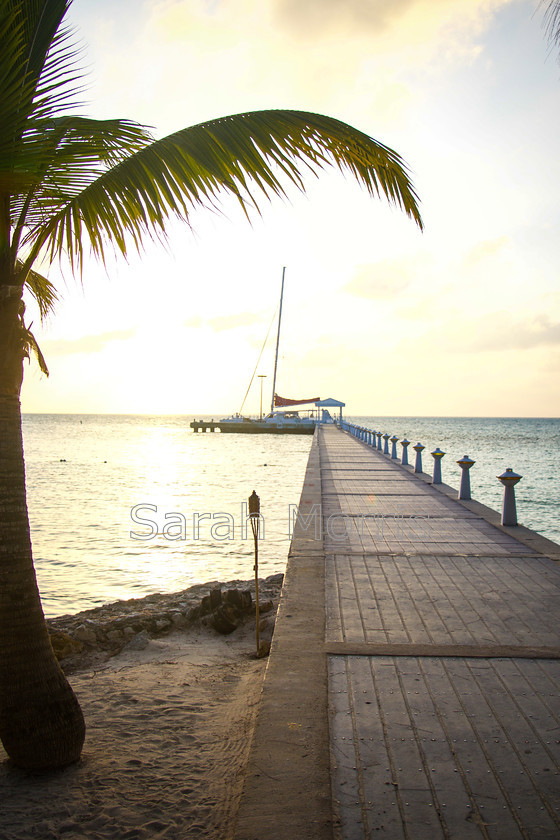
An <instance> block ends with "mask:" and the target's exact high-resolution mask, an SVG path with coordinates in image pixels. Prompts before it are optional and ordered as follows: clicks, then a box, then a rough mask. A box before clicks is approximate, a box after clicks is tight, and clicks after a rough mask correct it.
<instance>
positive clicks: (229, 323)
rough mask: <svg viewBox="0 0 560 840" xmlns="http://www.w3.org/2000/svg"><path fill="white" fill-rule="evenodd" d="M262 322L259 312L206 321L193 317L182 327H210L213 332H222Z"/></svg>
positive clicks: (217, 317)
mask: <svg viewBox="0 0 560 840" xmlns="http://www.w3.org/2000/svg"><path fill="white" fill-rule="evenodd" d="M262 321H263V315H262V313H260V312H236V313H235V314H234V315H217V316H216V317H215V318H206V319H205V318H201V317H200V316H199V315H194V316H193V317H192V318H189V319H188V320H187V321H185V322H184V326H185V327H188V328H189V329H200V328H201V327H210V328H211V329H212V330H214V332H223V331H225V330H236V329H238V328H239V327H251V326H253V324H259V323H262Z"/></svg>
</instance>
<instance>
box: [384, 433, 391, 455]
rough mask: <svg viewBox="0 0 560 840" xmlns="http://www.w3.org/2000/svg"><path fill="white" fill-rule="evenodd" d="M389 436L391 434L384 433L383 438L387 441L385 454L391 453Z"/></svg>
mask: <svg viewBox="0 0 560 840" xmlns="http://www.w3.org/2000/svg"><path fill="white" fill-rule="evenodd" d="M389 437H390V435H388V434H387V433H385V434H384V435H383V440H384V441H385V443H384V444H383V454H384V455H388V454H389Z"/></svg>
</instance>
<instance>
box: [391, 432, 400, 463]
mask: <svg viewBox="0 0 560 840" xmlns="http://www.w3.org/2000/svg"><path fill="white" fill-rule="evenodd" d="M398 442H399V439H398V437H397V436H396V435H393V437H392V438H391V458H394V459H395V460H397V459H398V457H399V456H398V455H397V443H398Z"/></svg>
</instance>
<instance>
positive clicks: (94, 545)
mask: <svg viewBox="0 0 560 840" xmlns="http://www.w3.org/2000/svg"><path fill="white" fill-rule="evenodd" d="M191 419H192V418H190V417H145V416H142V417H126V416H104V415H88V416H80V415H25V416H24V419H23V431H24V447H25V458H26V473H27V490H28V507H29V517H30V523H31V535H32V540H33V553H34V558H35V567H36V570H37V577H38V581H39V589H40V591H41V597H42V600H43V606H44V608H45V613H46V615H47V616H48V617H53V616H56V615H61V614H63V613H73V612H78V611H79V610H82V609H87V608H90V607H94V606H99V605H101V604H104V603H108V602H110V601H114V600H117V599H121V598H132V597H142V596H144V595H148V594H151V593H153V592H173V591H177V590H180V589H184V588H185V587H187V586H190V585H192V584H194V583H199V582H202V581H208V580H232V579H235V578H239V579H248V578H250V577H252V575H253V542H252V536H251V530H250V527H249V528H248V529H247V527H246V519H245V517H246V509H244V508H243V505H244V504H246V502H247V498H248V496H249V495H250V494H251V492H252V491H253V490H255V491H256V492H257V493H258V495H259V496H260V499H261V512H262V515H263V519H264V538H263V539H262V540H261V543H260V558H259V572H260V575H261V576H266V575H269V574H273V573H275V572H280V571H284V568H285V563H286V557H287V553H288V548H289V539H290V537H289V530H290V506H291V505H297V503H298V501H299V496H300V492H301V487H302V483H303V477H304V474H305V468H306V465H307V458H308V453H309V447H310V443H311V439H310V437H307V436H301V437H300V436H297V435H295V436H291V435H288V436H278V437H277V436H274V435H262V436H261V435H256V436H253V435H220V434H219V433H216V434H210V433H206V434H202V433H199V434H194V433H193V432H192V430H191V429H190V428H189V422H190V420H191ZM347 419H348V420H350V421H355V422H358V423H360V424H361V425H365V426H368V427H370V428H373V429H377V428H379V429H382V430H383V431H384V432H385V431H387V432H388V433H389V434H391V435H393V434H396V435H398V436H399V437H404V436H406V437H408V438H409V440H411V442H412V443H413V444H414V443H416V442H417V441H420V442H421V443H423V444H424V445H425V446H426V450H425V452H424V464H425V467H424V469H425V470H426V471H431V465H432V458H431V456H430V455H429V453H430V452H431V451H432V449H434V448H435V447H436V446H439V447H440V448H441V449H442V450H443V451H444V452H446V456H445V458H444V459H443V464H442V471H443V480H444V481H445V482H446V483H447V484H451V485H453V486H458V484H459V479H460V473H459V467H458V466H457V465H456V463H455V461H457V460H458V459H459V458H461V457H462V456H463V455H465V454H466V455H470V456H471V458H473V459H474V460H475V461H476V463H475V465H474V467H473V468H472V470H471V485H472V494H473V498H476V499H478V500H479V501H481V502H484V504H487V505H488V506H489V507H492V508H494V509H496V510H499V509H500V507H501V498H502V492H503V491H502V488H501V485H500V484H499V482H498V481H497V479H496V475H498V474H499V473H501V472H503V471H504V469H505V468H506V467H513V468H514V470H515V471H516V472H518V473H520V474H521V475H523V480H522V481H521V482H520V483H519V484H518V485H517V508H518V518H519V521H520V522H521V523H523V524H524V525H527V526H529V527H531V528H533V529H535V530H537V531H540V532H541V533H543V534H545V535H546V536H548V537H550V538H551V539H553V540H556V541H559V542H560V477H559V461H560V420H548V419H545V420H538V419H534V420H533V419H528V420H527V419H503V420H502V419H478V418H475V419H472V418H470V419H469V418H466V419H462V418H425V417H419V418H412V417H406V418H404V417H392V418H388V417H384V418H379V417H360V418H358V417H355V418H352V417H348V418H347ZM399 450H400V446H399ZM411 454H414V453H411ZM156 529H157V531H158V533H157V534H154V532H155V531H156Z"/></svg>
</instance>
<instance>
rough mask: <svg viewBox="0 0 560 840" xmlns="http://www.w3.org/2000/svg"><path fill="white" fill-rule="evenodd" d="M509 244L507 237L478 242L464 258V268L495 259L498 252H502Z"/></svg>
mask: <svg viewBox="0 0 560 840" xmlns="http://www.w3.org/2000/svg"><path fill="white" fill-rule="evenodd" d="M510 242H511V240H510V238H509V236H500V237H498V238H496V239H487V240H485V241H483V242H478V243H477V244H476V245H475V246H474V247H473V248H471V249H470V251H469V252H468V253H467V255H466V256H465V259H464V265H465V268H474V267H475V266H477V265H478V264H479V263H481V262H484V261H485V260H487V259H489V258H492V257H495V256H496V255H497V254H499V253H500V251H503V250H504V248H505V247H506V245H508V244H509V243H510Z"/></svg>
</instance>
